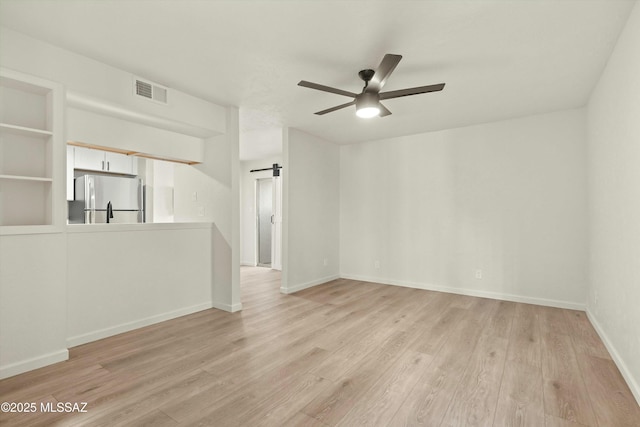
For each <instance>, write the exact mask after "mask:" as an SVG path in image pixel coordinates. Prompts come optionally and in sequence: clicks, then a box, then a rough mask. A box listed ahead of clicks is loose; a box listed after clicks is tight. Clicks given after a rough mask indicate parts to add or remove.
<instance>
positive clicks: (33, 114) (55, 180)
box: [0, 68, 65, 235]
mask: <svg viewBox="0 0 640 427" xmlns="http://www.w3.org/2000/svg"><path fill="white" fill-rule="evenodd" d="M63 126H64V117H63V104H62V86H61V85H59V84H58V83H55V82H51V81H47V80H44V79H41V78H39V77H36V76H31V75H27V74H23V73H20V72H17V71H14V70H9V69H6V68H0V153H1V154H0V234H3V235H6V234H34V233H51V232H57V231H59V230H61V229H62V225H63V218H64V215H63V214H64V205H63V203H64V193H63V191H64V175H63V171H64V164H65V161H64V160H65V157H64V154H65V153H64V150H65V147H64V143H63V140H62V136H63Z"/></svg>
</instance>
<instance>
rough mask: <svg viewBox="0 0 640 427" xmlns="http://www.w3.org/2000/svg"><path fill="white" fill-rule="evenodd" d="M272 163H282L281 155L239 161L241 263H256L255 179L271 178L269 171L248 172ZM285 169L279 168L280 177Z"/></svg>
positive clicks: (271, 174)
mask: <svg viewBox="0 0 640 427" xmlns="http://www.w3.org/2000/svg"><path fill="white" fill-rule="evenodd" d="M274 163H278V164H279V165H282V164H283V163H282V156H275V157H269V158H264V159H261V160H252V161H247V162H240V180H241V183H242V186H241V188H240V217H241V218H240V223H241V229H240V236H241V239H240V253H241V257H240V260H241V263H242V265H256V206H255V201H256V194H255V185H256V180H257V179H261V178H271V177H272V176H273V173H272V172H271V171H270V170H269V171H263V172H253V173H252V172H250V171H251V170H252V169H264V168H267V167H271V166H272V165H273V164H274ZM285 173H286V170H281V177H283V178H284V174H285Z"/></svg>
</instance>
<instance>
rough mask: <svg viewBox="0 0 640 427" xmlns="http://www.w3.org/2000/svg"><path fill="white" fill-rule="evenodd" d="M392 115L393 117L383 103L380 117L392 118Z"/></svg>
mask: <svg viewBox="0 0 640 427" xmlns="http://www.w3.org/2000/svg"><path fill="white" fill-rule="evenodd" d="M390 115H391V111H389V109H388V108H387V107H385V106H384V105H382V103H380V117H384V116H390Z"/></svg>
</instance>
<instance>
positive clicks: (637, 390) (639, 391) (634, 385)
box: [586, 308, 640, 405]
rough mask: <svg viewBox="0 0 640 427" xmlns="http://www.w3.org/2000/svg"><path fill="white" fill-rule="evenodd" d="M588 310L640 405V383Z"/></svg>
mask: <svg viewBox="0 0 640 427" xmlns="http://www.w3.org/2000/svg"><path fill="white" fill-rule="evenodd" d="M586 312H587V318H588V319H589V321H590V322H591V324H592V325H593V328H594V329H595V330H596V332H597V333H598V335H599V336H600V339H601V340H602V342H603V343H604V345H605V347H607V350H608V351H609V354H610V355H611V358H612V359H613V363H615V364H616V366H617V367H618V370H619V371H620V373H621V374H622V377H623V378H624V380H625V381H626V382H627V385H628V386H629V389H630V390H631V393H633V397H635V398H636V402H638V405H640V385H639V384H638V382H637V381H636V379H635V378H633V375H631V372H630V371H629V368H628V367H627V364H626V363H624V360H623V359H622V357H620V354H619V353H618V351H617V350H616V348H615V347H614V346H613V344H612V343H611V340H609V337H608V336H607V334H606V333H605V332H604V329H602V326H600V324H599V323H598V321H597V320H596V317H595V316H594V315H593V314H592V313H591V311H590V310H589V308H587V309H586Z"/></svg>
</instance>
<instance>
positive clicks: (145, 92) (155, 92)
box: [133, 78, 167, 104]
mask: <svg viewBox="0 0 640 427" xmlns="http://www.w3.org/2000/svg"><path fill="white" fill-rule="evenodd" d="M133 90H134V93H135V94H136V95H137V96H140V97H142V98H147V99H150V100H152V101H155V102H159V103H161V104H166V103H167V88H166V87H162V86H159V85H156V84H154V83H151V82H148V81H145V80H140V79H138V78H134V88H133Z"/></svg>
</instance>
